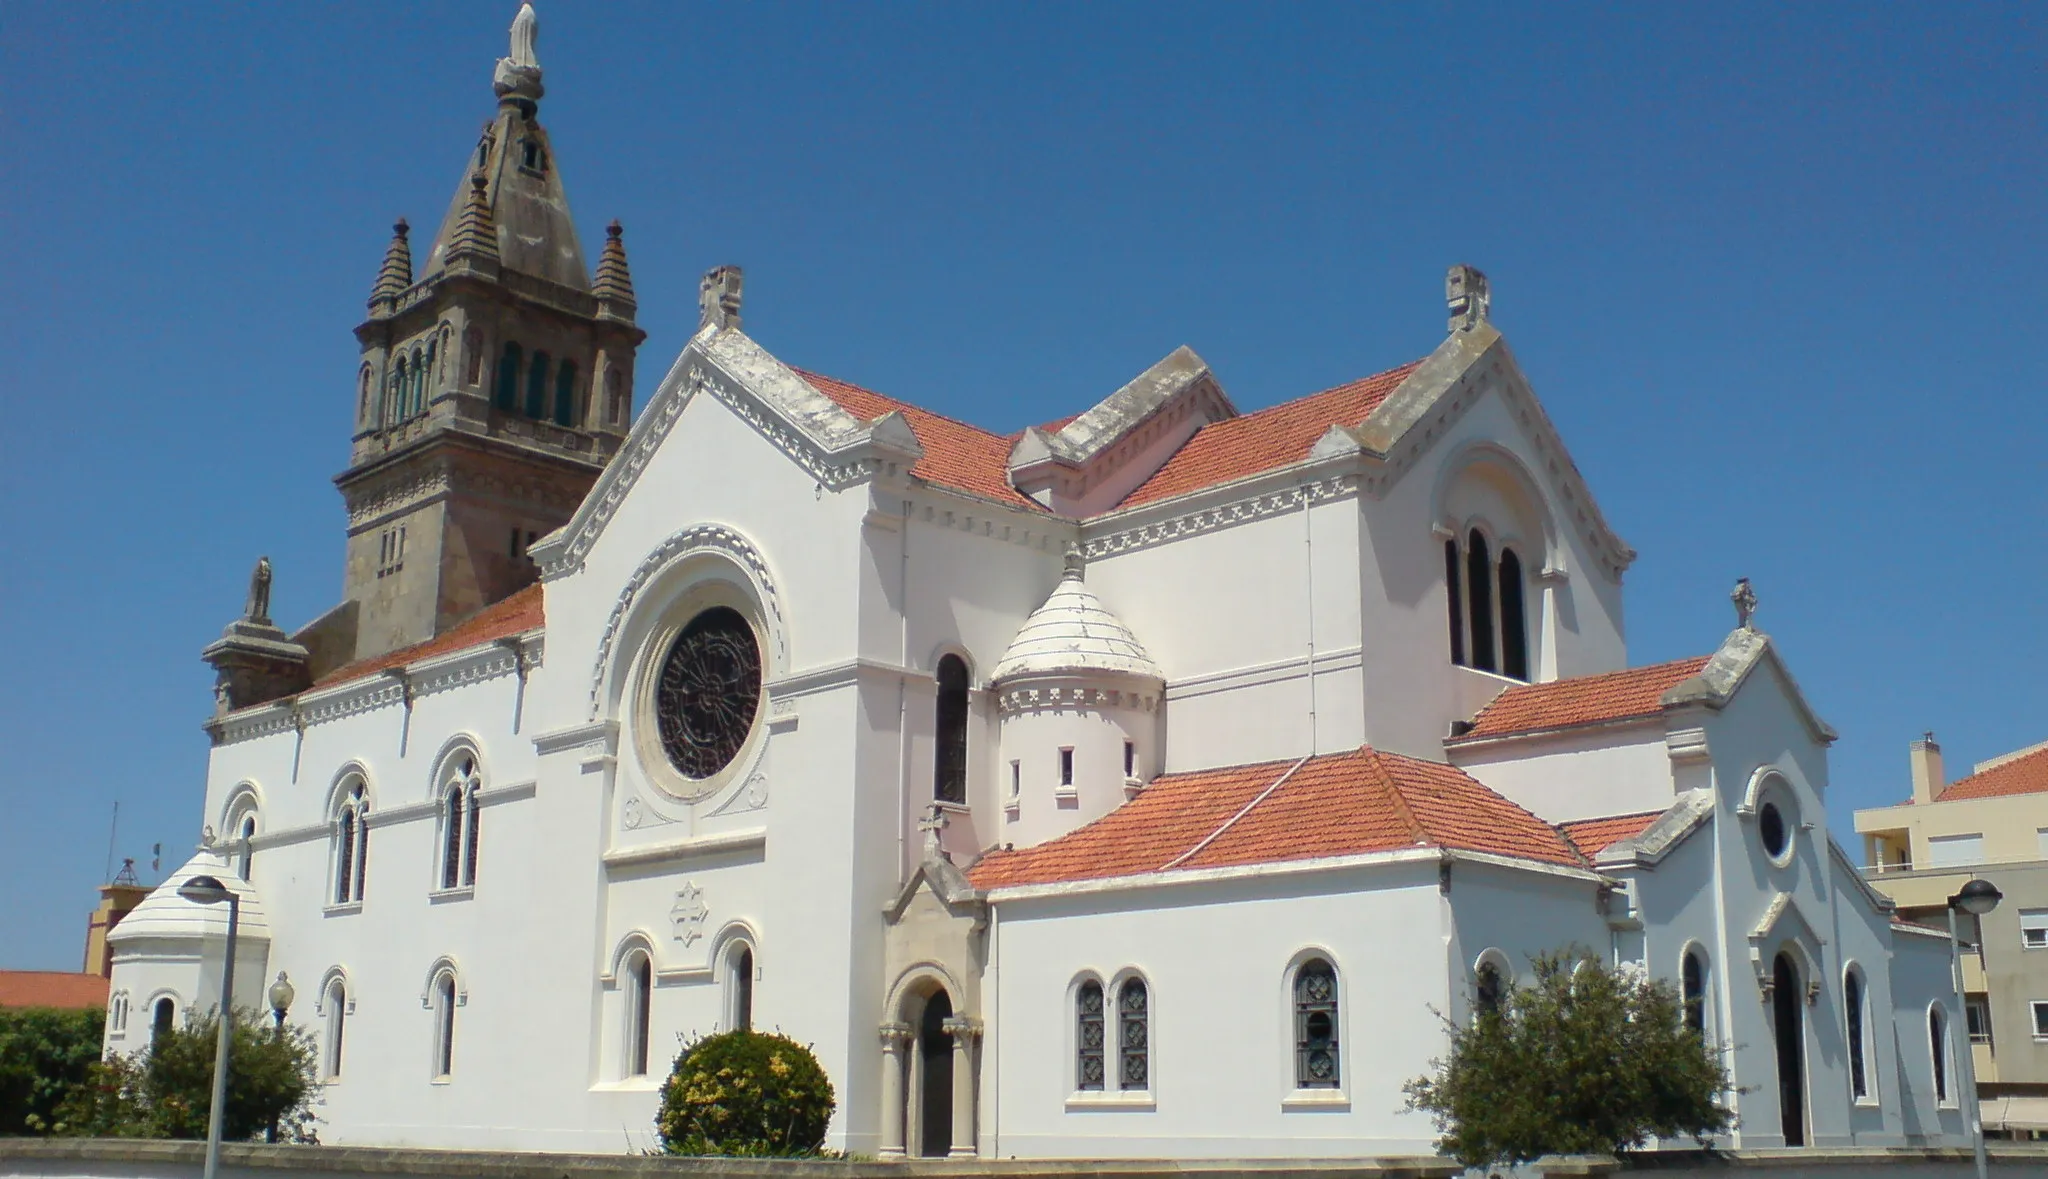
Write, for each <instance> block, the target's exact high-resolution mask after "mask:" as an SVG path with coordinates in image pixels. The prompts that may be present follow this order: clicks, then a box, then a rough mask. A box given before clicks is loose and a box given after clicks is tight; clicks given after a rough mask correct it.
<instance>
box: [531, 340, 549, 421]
mask: <svg viewBox="0 0 2048 1179" xmlns="http://www.w3.org/2000/svg"><path fill="white" fill-rule="evenodd" d="M526 416H527V417H530V418H533V419H534V420H535V421H541V420H545V419H546V418H547V416H548V354H547V353H545V352H540V351H536V352H534V354H533V362H532V363H531V364H530V365H528V366H527V369H526Z"/></svg>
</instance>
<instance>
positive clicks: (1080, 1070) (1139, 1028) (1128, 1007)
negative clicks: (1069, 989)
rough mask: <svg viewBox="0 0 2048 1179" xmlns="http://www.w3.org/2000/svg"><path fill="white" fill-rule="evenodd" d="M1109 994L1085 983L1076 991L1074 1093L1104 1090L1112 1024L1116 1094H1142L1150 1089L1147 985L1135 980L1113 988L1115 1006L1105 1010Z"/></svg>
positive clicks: (1098, 985)
mask: <svg viewBox="0 0 2048 1179" xmlns="http://www.w3.org/2000/svg"><path fill="white" fill-rule="evenodd" d="M1108 994H1109V992H1108V991H1107V990H1105V989H1104V987H1103V985H1102V983H1101V982H1099V981H1098V980H1096V979H1092V978H1091V979H1088V980H1086V981H1085V982H1083V983H1082V984H1081V985H1080V987H1078V988H1077V989H1076V990H1075V992H1074V1019H1075V1029H1074V1030H1075V1039H1074V1045H1075V1061H1074V1065H1075V1088H1077V1089H1081V1090H1083V1091H1086V1092H1100V1091H1102V1090H1103V1089H1105V1088H1107V1087H1108V1084H1109V1078H1110V1075H1111V1072H1112V1068H1111V1064H1110V1059H1111V1058H1110V1056H1109V1040H1110V1037H1109V1028H1110V1021H1111V1020H1112V1019H1113V1020H1114V1021H1115V1028H1116V1035H1115V1053H1116V1055H1115V1058H1114V1059H1115V1066H1114V1073H1115V1077H1116V1087H1117V1089H1118V1091H1120V1092H1127V1093H1128V1092H1142V1091H1144V1090H1147V1089H1150V1088H1151V1087H1152V1027H1151V1020H1152V1005H1151V992H1150V990H1149V989H1147V987H1146V986H1145V980H1144V979H1143V978H1141V977H1139V976H1137V975H1132V976H1131V977H1129V978H1127V979H1125V980H1124V981H1123V982H1121V983H1119V984H1117V988H1116V1004H1115V1007H1114V1010H1110V1009H1109V1004H1108Z"/></svg>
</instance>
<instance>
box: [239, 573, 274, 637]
mask: <svg viewBox="0 0 2048 1179" xmlns="http://www.w3.org/2000/svg"><path fill="white" fill-rule="evenodd" d="M242 617H243V618H245V619H247V620H249V621H250V622H254V623H259V624H261V625H265V626H267V625H269V624H270V558H269V557H258V558H256V568H255V569H253V570H251V571H250V573H249V600H248V602H247V603H246V604H245V605H244V606H243V607H242Z"/></svg>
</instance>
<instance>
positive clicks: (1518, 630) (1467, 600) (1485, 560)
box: [1444, 528, 1529, 680]
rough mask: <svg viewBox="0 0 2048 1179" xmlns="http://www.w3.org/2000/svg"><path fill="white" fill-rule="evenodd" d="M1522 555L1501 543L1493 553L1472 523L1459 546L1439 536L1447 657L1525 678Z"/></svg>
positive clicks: (1526, 633) (1526, 618)
mask: <svg viewBox="0 0 2048 1179" xmlns="http://www.w3.org/2000/svg"><path fill="white" fill-rule="evenodd" d="M1523 580H1524V579H1523V573H1522V558H1521V557H1520V556H1518V555H1517V554H1516V553H1515V550H1514V549H1512V548H1510V547H1508V546H1506V545H1502V546H1501V547H1500V555H1499V557H1498V558H1496V557H1495V556H1494V554H1493V548H1492V545H1491V544H1490V543H1489V542H1488V541H1487V539H1486V536H1485V534H1484V533H1482V532H1480V531H1479V530H1478V529H1477V528H1474V529H1472V530H1470V531H1469V532H1467V533H1466V534H1465V541H1464V544H1463V545H1462V546H1461V545H1460V544H1459V543H1458V541H1457V540H1456V539H1451V540H1446V541H1444V588H1445V597H1446V599H1447V601H1448V602H1449V604H1450V627H1451V662H1452V663H1456V664H1458V665H1460V666H1462V667H1470V668H1475V669H1477V670H1479V671H1491V672H1496V673H1498V674H1500V675H1504V676H1507V677H1508V678H1510V679H1517V680H1526V679H1528V678H1529V615H1528V605H1527V602H1526V599H1525V594H1524V587H1523Z"/></svg>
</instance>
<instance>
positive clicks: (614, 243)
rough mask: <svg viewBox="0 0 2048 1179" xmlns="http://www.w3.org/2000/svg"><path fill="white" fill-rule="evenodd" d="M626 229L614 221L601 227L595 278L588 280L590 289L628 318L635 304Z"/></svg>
mask: <svg viewBox="0 0 2048 1179" xmlns="http://www.w3.org/2000/svg"><path fill="white" fill-rule="evenodd" d="M625 232H626V230H625V227H624V226H621V225H620V224H619V223H618V222H617V221H613V222H612V223H611V224H610V225H607V226H605V227H604V253H602V254H600V255H598V259H597V280H596V281H595V282H593V283H591V284H590V293H591V294H593V295H595V296H597V299H598V301H599V302H600V303H610V304H612V305H613V310H614V311H623V312H625V318H627V319H631V318H633V312H634V310H635V309H636V308H637V307H638V304H637V303H636V302H635V300H634V298H633V272H632V271H631V270H628V269H627V268H626V241H625Z"/></svg>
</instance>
